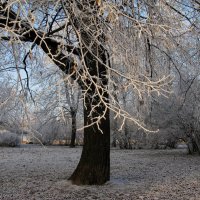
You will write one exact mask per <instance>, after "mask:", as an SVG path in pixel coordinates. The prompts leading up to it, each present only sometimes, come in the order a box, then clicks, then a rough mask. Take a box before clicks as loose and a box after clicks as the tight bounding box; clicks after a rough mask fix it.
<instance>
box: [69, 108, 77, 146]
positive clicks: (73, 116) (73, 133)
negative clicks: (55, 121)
mask: <svg viewBox="0 0 200 200" xmlns="http://www.w3.org/2000/svg"><path fill="white" fill-rule="evenodd" d="M71 117H72V133H71V142H70V147H72V148H73V147H75V146H76V144H75V143H76V112H71Z"/></svg>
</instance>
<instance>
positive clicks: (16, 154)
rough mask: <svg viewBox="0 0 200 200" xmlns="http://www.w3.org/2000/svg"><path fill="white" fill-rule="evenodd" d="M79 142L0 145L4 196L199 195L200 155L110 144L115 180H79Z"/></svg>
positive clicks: (41, 199)
mask: <svg viewBox="0 0 200 200" xmlns="http://www.w3.org/2000/svg"><path fill="white" fill-rule="evenodd" d="M80 154H81V148H75V149H70V148H68V147H47V148H44V147H40V146H33V145H26V146H23V147H21V148H1V149H0V199H4V200H11V199H12V200H18V199H19V200H34V199H35V200H47V199H48V200H62V199H63V200H64V199H77V200H78V199H102V200H107V199H110V200H111V199H121V200H122V199H124V200H129V199H133V200H134V199H152V200H153V199H155V200H156V199H157V200H160V199H166V200H170V199H173V200H177V199H183V200H187V199H188V200H194V199H200V157H198V156H190V155H187V153H186V150H184V149H182V150H180V149H179V150H111V181H110V182H108V183H107V184H105V185H104V186H82V187H81V186H75V185H71V183H70V182H69V181H67V177H69V176H70V174H71V173H72V172H73V170H74V169H75V167H76V165H77V163H78V160H79V158H80Z"/></svg>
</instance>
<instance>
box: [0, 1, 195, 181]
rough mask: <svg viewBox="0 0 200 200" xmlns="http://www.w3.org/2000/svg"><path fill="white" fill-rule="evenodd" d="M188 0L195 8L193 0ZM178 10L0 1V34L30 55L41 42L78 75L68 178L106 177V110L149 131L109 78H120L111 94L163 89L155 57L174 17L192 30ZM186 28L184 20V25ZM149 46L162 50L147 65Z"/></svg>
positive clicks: (165, 44)
mask: <svg viewBox="0 0 200 200" xmlns="http://www.w3.org/2000/svg"><path fill="white" fill-rule="evenodd" d="M194 3H195V2H194ZM196 4H197V3H196ZM196 4H195V5H196ZM188 5H189V6H191V9H192V11H193V10H194V8H195V6H193V4H192V5H191V3H190V4H188ZM182 7H183V5H182ZM176 8H177V3H176V1H172V3H171V4H169V3H167V2H165V1H162V2H160V3H158V2H157V3H156V1H152V0H147V1H137V2H135V1H119V2H109V1H105V2H101V1H94V0H83V1H76V0H74V1H62V0H60V1H53V0H52V1H37V0H35V1H32V2H28V1H22V2H21V1H19V0H17V1H14V2H13V1H1V3H0V28H1V29H2V30H3V34H2V37H1V39H2V40H4V41H5V42H6V41H7V42H8V43H11V45H13V46H15V45H21V46H23V44H24V43H28V44H29V46H30V49H29V51H28V53H27V54H26V55H29V57H31V55H32V52H34V51H35V52H36V50H35V46H39V47H40V48H41V49H42V50H43V51H44V52H45V53H46V55H47V56H48V57H49V58H50V59H51V60H52V62H54V64H55V65H57V66H58V67H59V68H60V70H62V71H63V72H64V73H65V74H66V76H67V78H66V80H69V81H70V80H71V79H73V80H74V81H77V83H78V84H79V85H80V87H81V89H82V96H83V102H84V106H83V109H84V147H83V151H82V155H81V159H80V162H79V164H78V166H77V168H76V170H75V171H74V173H73V174H72V176H71V177H70V180H72V182H73V183H75V184H103V183H105V182H106V181H108V180H109V178H110V117H109V113H110V111H112V112H113V113H114V115H115V116H116V117H120V118H121V119H122V125H124V122H125V121H126V120H127V119H128V120H130V121H132V122H134V123H135V124H136V125H137V126H138V127H140V128H143V129H144V130H146V131H148V129H147V128H146V127H145V125H144V124H143V123H141V121H140V120H138V119H137V118H134V117H133V116H132V115H131V114H130V113H129V112H127V111H126V110H124V109H123V108H122V107H121V106H120V105H119V103H118V102H116V100H115V98H114V94H113V85H116V84H117V83H116V82H115V78H116V77H121V80H122V82H121V87H118V91H115V92H119V93H120V92H122V91H126V90H129V89H130V90H133V91H134V92H135V93H136V94H137V95H139V97H140V98H142V95H143V94H144V93H147V94H148V95H151V94H152V93H157V94H159V95H160V94H161V95H162V94H163V95H168V94H169V87H168V86H169V83H170V82H171V77H170V76H169V73H168V72H167V71H166V69H165V67H166V65H164V66H163V65H162V66H161V65H160V63H161V62H162V60H163V59H164V58H166V57H167V55H166V51H165V50H166V49H169V48H170V47H169V46H170V44H171V45H172V44H173V39H172V37H173V35H172V34H171V33H173V31H174V27H173V26H177V25H179V24H178V23H177V17H178V16H179V17H181V18H186V19H187V21H188V22H189V23H190V24H191V25H192V26H194V27H195V28H196V26H195V23H194V22H193V21H191V19H190V18H188V17H187V15H185V13H182V12H181V11H182V10H183V11H184V9H182V10H181V11H179V10H177V9H176ZM173 14H174V15H177V16H176V19H174V18H173V17H171V16H173ZM169 19H170V20H169ZM187 26H188V25H187V23H186V24H185V25H183V28H182V27H181V28H182V30H185V29H187V28H188V27H187ZM171 27H172V28H171ZM108 41H109V42H108ZM17 43H18V44H17ZM173 47H174V46H173ZM152 48H153V49H154V50H152V51H151V52H152V53H154V54H155V52H159V53H160V54H162V56H161V57H160V58H158V57H155V58H154V59H155V60H154V61H153V64H152V59H149V60H148V61H147V60H145V59H144V58H146V53H147V51H146V49H147V50H149V49H152ZM15 49H16V48H15ZM37 53H38V54H39V53H40V51H38V52H37ZM133 55H134V56H133ZM27 58H28V57H27V56H25V57H24V63H26V60H27ZM26 67H27V66H26V65H25V66H24V69H25V70H26ZM153 73H154V74H153ZM152 74H153V75H152Z"/></svg>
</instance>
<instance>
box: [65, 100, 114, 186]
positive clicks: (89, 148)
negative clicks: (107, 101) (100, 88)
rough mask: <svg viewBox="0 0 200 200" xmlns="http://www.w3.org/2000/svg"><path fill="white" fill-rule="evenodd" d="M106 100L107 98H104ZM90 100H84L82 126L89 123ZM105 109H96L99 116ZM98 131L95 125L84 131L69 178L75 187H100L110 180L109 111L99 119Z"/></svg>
mask: <svg viewBox="0 0 200 200" xmlns="http://www.w3.org/2000/svg"><path fill="white" fill-rule="evenodd" d="M106 98H108V97H107V96H106ZM91 105H92V99H91V97H90V96H88V98H87V99H86V108H85V109H84V125H85V126H87V125H88V124H90V123H91V118H89V117H88V115H89V113H90V111H91ZM105 109H106V108H105V107H103V105H102V107H101V108H99V109H98V112H100V113H99V114H101V113H102V112H103V111H104V110H105ZM99 126H100V129H101V130H102V132H103V134H102V132H101V131H100V130H99V129H98V127H97V125H96V124H95V125H92V126H90V127H87V128H85V129H84V146H83V151H82V155H81V159H80V161H79V164H78V166H77V168H76V170H75V171H74V173H73V174H72V176H71V177H70V178H69V180H71V181H72V183H74V184H77V185H93V184H97V185H101V184H104V183H105V182H106V181H108V180H109V179H110V119H109V110H107V111H106V114H105V118H102V119H101V123H100V125H99Z"/></svg>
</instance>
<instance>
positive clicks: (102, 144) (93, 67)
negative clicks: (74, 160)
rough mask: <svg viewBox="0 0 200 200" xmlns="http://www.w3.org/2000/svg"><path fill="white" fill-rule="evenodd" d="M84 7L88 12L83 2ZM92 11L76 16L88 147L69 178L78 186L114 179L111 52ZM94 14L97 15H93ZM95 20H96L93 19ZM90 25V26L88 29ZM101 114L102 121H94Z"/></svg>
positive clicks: (85, 134) (85, 3)
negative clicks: (111, 119)
mask: <svg viewBox="0 0 200 200" xmlns="http://www.w3.org/2000/svg"><path fill="white" fill-rule="evenodd" d="M95 4H96V3H95V1H83V5H84V6H85V7H88V8H89V10H90V8H92V9H93V7H94V6H95ZM78 6H79V8H80V10H82V11H83V12H85V10H84V9H85V8H84V7H82V5H78ZM83 8H84V9H83ZM89 10H87V12H85V13H84V17H82V18H81V20H80V19H79V20H76V19H74V25H75V27H77V28H78V29H79V28H80V27H81V26H82V28H81V29H80V34H81V43H82V44H83V48H82V51H83V53H84V61H85V62H84V66H85V67H86V68H87V70H86V75H85V78H84V79H85V80H82V81H83V84H82V89H83V92H84V97H85V98H84V106H83V109H84V126H85V128H84V146H83V151H82V155H81V159H80V161H79V164H78V166H77V168H76V169H75V171H74V173H73V174H72V176H71V177H70V178H69V180H71V181H72V183H74V184H77V185H94V184H96V185H101V184H104V183H105V182H106V181H108V180H109V179H110V116H109V109H108V107H107V105H108V103H109V95H108V93H107V89H108V76H107V67H106V65H107V56H106V55H107V54H106V50H105V47H104V45H102V44H103V43H104V38H105V36H104V34H102V35H99V27H98V26H97V24H98V23H99V19H98V18H96V17H94V16H95V13H91V12H90V11H89ZM93 17H94V18H93ZM91 19H92V20H91ZM88 27H89V28H90V29H89V30H88ZM98 117H101V118H100V119H99V120H100V121H98V123H97V124H96V123H93V122H94V121H95V120H96V119H97V118H98Z"/></svg>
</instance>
